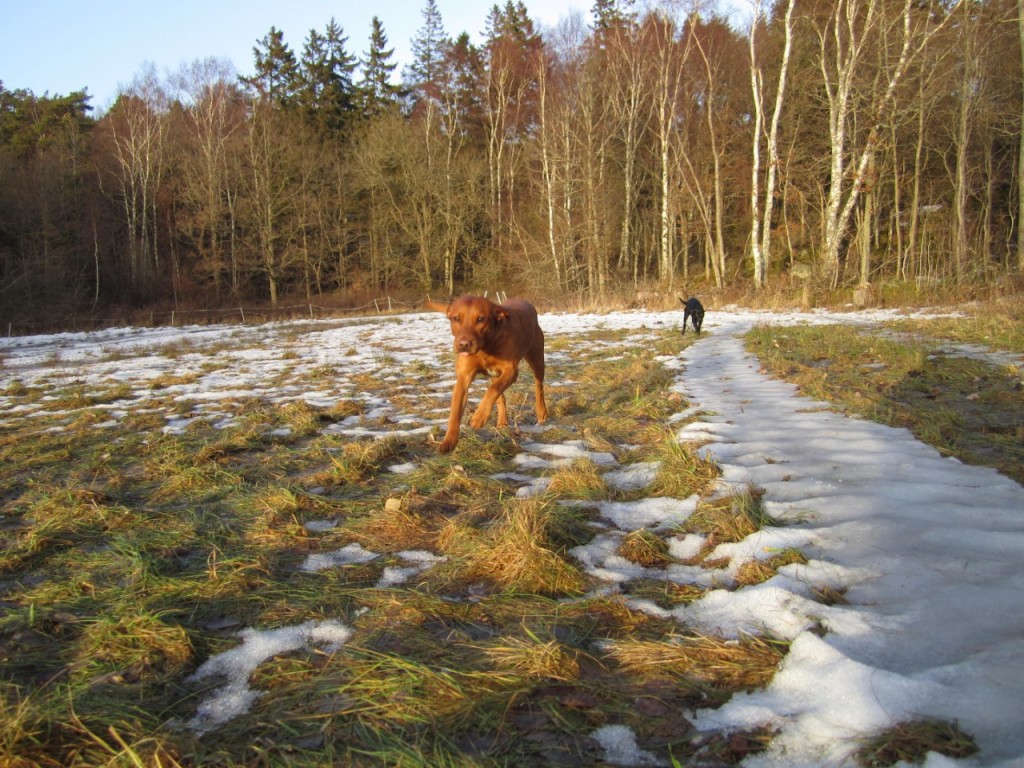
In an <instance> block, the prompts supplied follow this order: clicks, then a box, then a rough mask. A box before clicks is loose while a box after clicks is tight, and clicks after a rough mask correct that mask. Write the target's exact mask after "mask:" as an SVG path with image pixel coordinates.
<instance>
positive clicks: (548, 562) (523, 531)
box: [438, 501, 586, 595]
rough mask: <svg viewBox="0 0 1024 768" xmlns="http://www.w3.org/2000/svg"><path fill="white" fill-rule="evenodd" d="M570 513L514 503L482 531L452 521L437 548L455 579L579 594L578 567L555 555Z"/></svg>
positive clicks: (502, 587)
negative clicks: (447, 557)
mask: <svg viewBox="0 0 1024 768" xmlns="http://www.w3.org/2000/svg"><path fill="white" fill-rule="evenodd" d="M568 514H569V513H567V512H565V511H564V510H558V509H557V508H556V507H555V506H554V505H552V504H545V503H542V502H538V501H512V502H510V503H509V504H508V505H507V506H506V507H505V508H504V509H503V510H502V513H501V515H500V517H499V518H498V519H496V520H494V521H493V523H492V524H491V525H489V526H488V527H487V528H486V529H479V528H476V527H473V526H468V525H466V524H465V523H463V522H462V521H459V520H452V521H451V522H450V523H449V524H448V525H447V526H446V527H445V528H444V529H443V530H442V531H441V532H440V534H439V536H438V547H439V549H440V551H441V552H443V553H444V554H446V555H451V556H453V558H454V562H456V563H458V565H457V566H454V567H453V570H454V573H453V575H452V578H453V579H457V580H459V581H462V582H465V583H472V582H477V581H483V582H486V583H488V584H492V585H493V586H494V587H495V588H496V589H500V590H511V591H520V592H532V593H538V594H547V595H576V594H581V593H582V592H583V590H584V587H585V586H586V582H585V580H584V578H583V575H582V574H581V573H580V571H579V569H578V568H577V567H576V566H575V565H574V564H572V563H570V562H569V561H568V560H567V559H566V557H565V556H564V555H563V554H560V553H559V552H558V551H556V549H555V547H556V546H557V545H556V542H557V541H558V539H559V538H564V536H565V535H564V534H560V532H559V531H558V530H557V529H558V528H559V526H564V525H565V522H566V516H567V515H568Z"/></svg>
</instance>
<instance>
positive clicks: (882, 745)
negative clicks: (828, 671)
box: [855, 719, 978, 768]
mask: <svg viewBox="0 0 1024 768" xmlns="http://www.w3.org/2000/svg"><path fill="white" fill-rule="evenodd" d="M977 751H978V745H977V744H975V743H974V739H972V738H971V737H970V736H969V735H967V734H966V733H964V732H963V731H962V730H960V728H959V726H957V724H956V723H950V722H946V721H943V720H931V719H926V720H915V721H912V722H906V723H900V724H898V725H896V726H893V727H892V728H890V729H888V730H886V731H885V732H883V733H880V734H878V735H877V736H875V737H873V738H871V739H869V740H868V741H867V742H866V743H865V744H864V745H863V746H862V747H861V748H860V749H859V750H858V751H857V753H856V755H855V757H856V760H857V763H858V764H859V765H863V766H866V768H882V766H890V765H896V764H897V763H906V764H915V763H922V762H924V759H925V758H926V757H927V756H928V753H929V752H937V753H938V754H940V755H945V756H946V757H952V758H954V759H963V758H967V757H970V756H971V755H973V754H975V753H977Z"/></svg>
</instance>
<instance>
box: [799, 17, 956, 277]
mask: <svg viewBox="0 0 1024 768" xmlns="http://www.w3.org/2000/svg"><path fill="white" fill-rule="evenodd" d="M961 2H962V0H956V2H955V3H954V4H953V6H952V7H951V8H950V9H949V10H948V12H947V13H946V15H944V16H943V17H942V18H941V19H940V21H939V22H938V23H937V24H935V23H933V22H932V21H931V19H930V16H931V9H925V10H924V12H921V11H920V10H919V9H918V7H917V5H916V4H915V2H914V0H904V2H903V7H902V9H901V11H900V13H899V15H898V16H897V17H895V18H890V17H889V16H888V13H887V12H888V11H889V10H890V9H889V7H888V5H887V4H886V3H883V2H880V0H838V2H836V3H835V6H834V9H833V10H832V12H831V13H830V14H829V15H828V16H827V23H826V24H822V25H818V26H817V28H816V31H817V36H818V43H819V57H818V64H819V66H820V69H821V73H822V82H823V84H824V87H825V93H826V97H827V99H828V124H829V142H830V155H831V161H830V168H829V186H828V193H827V196H826V202H825V210H824V215H823V222H822V227H823V230H824V240H825V242H824V261H825V265H826V268H828V269H829V270H830V271H831V273H832V285H833V287H834V286H836V285H837V284H838V282H839V280H840V277H841V271H842V268H843V260H844V259H845V251H846V247H847V242H848V241H847V238H848V231H849V227H850V221H851V219H852V215H853V212H854V210H855V208H856V206H857V203H858V201H859V199H860V195H861V193H862V192H863V190H864V189H865V188H866V185H867V184H870V183H872V181H873V180H872V179H870V178H869V176H870V172H871V170H872V168H873V163H874V162H875V153H876V151H877V150H878V145H879V141H880V139H881V135H882V133H881V127H882V121H883V120H884V119H885V117H886V116H887V115H888V113H889V111H890V109H891V107H892V104H893V100H894V99H895V97H896V89H897V86H898V85H899V84H900V81H901V80H902V78H903V76H904V74H905V73H906V71H907V66H908V65H909V63H910V62H911V61H912V60H914V58H915V57H916V56H918V55H919V54H920V53H921V51H923V50H924V48H925V47H926V46H927V45H928V43H929V41H930V40H931V39H932V37H934V35H935V34H936V33H937V32H938V31H939V30H940V29H941V28H942V27H943V26H944V25H945V24H946V23H947V22H948V20H949V19H950V18H951V16H952V14H953V13H954V12H955V11H956V9H957V7H958V6H959V5H960V3H961ZM915 22H916V23H915ZM889 25H895V26H896V27H897V28H898V29H899V32H898V33H897V36H898V37H899V38H900V42H899V45H898V54H897V55H896V56H895V57H894V60H893V61H892V62H891V63H890V64H888V66H887V67H886V68H885V70H884V71H881V72H879V73H878V76H877V77H875V78H872V81H873V87H872V90H871V92H870V93H869V94H868V96H867V98H866V103H865V104H863V109H861V110H860V114H861V115H862V116H864V117H866V121H865V122H866V123H867V129H866V130H862V131H861V132H860V139H859V142H858V141H857V140H858V137H857V136H855V135H853V130H852V123H851V121H852V118H853V115H854V112H855V109H856V107H857V106H858V104H857V99H856V96H857V94H856V93H855V86H856V84H857V81H858V79H859V78H860V77H862V73H863V69H864V68H865V67H866V66H867V64H866V63H865V62H866V60H867V54H868V51H869V49H870V47H871V45H872V44H878V41H879V40H884V39H885V38H887V36H888V31H889V28H890V26H889ZM848 166H849V167H848ZM861 279H862V280H865V279H866V276H865V275H864V274H863V270H862V276H861Z"/></svg>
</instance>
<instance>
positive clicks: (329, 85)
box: [299, 18, 356, 132]
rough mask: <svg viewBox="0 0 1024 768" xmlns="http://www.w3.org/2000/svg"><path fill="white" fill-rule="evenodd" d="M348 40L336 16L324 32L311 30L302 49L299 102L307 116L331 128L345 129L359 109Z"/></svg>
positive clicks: (325, 127)
mask: <svg viewBox="0 0 1024 768" xmlns="http://www.w3.org/2000/svg"><path fill="white" fill-rule="evenodd" d="M347 42H348V38H346V37H345V36H344V33H343V31H342V28H341V27H340V26H338V24H337V22H335V20H334V19H333V18H332V19H331V21H330V23H329V24H328V25H327V28H326V29H325V30H324V34H322V35H321V34H320V33H318V32H317V31H316V30H313V29H311V30H310V31H309V37H307V38H306V43H305V45H304V46H303V50H302V67H301V75H300V78H301V83H302V85H301V90H300V96H299V101H300V103H301V104H302V107H303V109H304V110H305V112H306V114H307V116H308V117H309V118H310V119H311V120H312V121H313V122H314V123H315V124H317V125H319V126H320V127H321V128H323V129H324V130H327V131H333V132H337V131H341V130H343V129H344V127H345V124H346V123H347V122H348V120H349V118H350V117H351V116H352V113H353V111H354V109H355V87H354V85H353V83H352V75H353V73H354V72H355V68H356V58H355V57H354V56H352V55H350V54H349V53H348V52H347V51H346V50H345V43H347Z"/></svg>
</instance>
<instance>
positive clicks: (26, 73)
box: [0, 0, 593, 110]
mask: <svg viewBox="0 0 1024 768" xmlns="http://www.w3.org/2000/svg"><path fill="white" fill-rule="evenodd" d="M501 4H504V0H502V3H501ZM525 4H526V7H527V8H528V9H529V12H530V15H531V17H532V18H533V19H534V21H535V22H536V23H537V24H538V25H540V26H541V27H542V28H544V27H550V26H554V25H556V24H557V23H558V21H559V20H560V19H562V18H565V17H567V16H569V15H570V13H572V12H573V11H578V12H579V13H581V14H582V16H583V19H584V21H585V22H589V21H590V8H591V6H592V4H593V2H592V0H525ZM425 5H426V0H397V1H395V2H384V3H375V2H361V3H357V2H353V1H352V0H341V1H340V2H339V1H338V0H334V2H330V1H328V0H285V1H284V2H281V1H280V0H277V1H276V2H275V1H274V0H245V1H244V2H241V1H240V0H205V1H202V2H201V1H200V0H163V1H162V2H152V1H151V0H35V2H20V1H19V0H0V19H3V21H2V22H0V28H2V30H3V35H2V42H0V80H2V81H3V84H4V87H5V88H7V89H9V90H14V89H17V88H28V89H29V90H31V91H33V92H34V93H36V94H37V95H42V94H44V93H47V92H48V93H50V94H51V95H55V94H66V93H69V92H71V91H76V90H79V89H81V88H87V89H88V91H89V93H90V94H91V95H92V97H93V99H92V102H91V103H92V105H93V107H95V108H96V109H97V110H101V109H103V108H104V107H106V106H108V105H109V104H110V103H111V102H112V101H113V99H114V96H115V95H116V93H117V91H118V86H119V84H121V85H127V84H129V83H130V82H131V81H132V80H133V79H134V77H135V76H136V75H137V74H139V72H140V71H141V69H142V67H143V65H144V64H145V63H147V62H151V63H152V64H154V65H155V66H156V68H157V71H158V72H159V73H160V74H161V76H163V75H165V74H166V73H167V72H168V71H176V70H177V69H178V68H179V66H180V65H181V64H182V63H188V62H192V61H195V60H196V59H205V58H207V57H209V56H213V57H216V58H223V59H228V60H230V61H231V62H232V63H233V64H234V66H235V68H236V69H237V70H238V71H239V72H240V73H242V74H248V73H250V72H251V71H252V65H253V53H252V49H253V46H254V45H255V44H256V41H257V40H258V39H260V38H262V37H263V36H264V35H266V33H267V31H268V30H269V29H270V27H271V26H275V27H277V28H278V29H280V30H281V31H282V32H284V37H285V41H286V42H287V43H288V44H289V45H290V46H291V47H292V50H294V51H296V53H299V52H301V50H302V44H303V41H304V40H305V38H306V36H307V35H308V34H309V30H310V29H317V30H319V31H323V29H324V27H325V26H326V25H327V23H328V22H329V21H330V20H331V18H332V17H333V18H334V19H335V20H336V21H337V22H338V24H340V25H341V27H342V28H343V30H344V32H345V35H346V37H348V46H347V47H348V50H349V52H350V53H352V54H354V55H356V56H360V57H361V56H362V55H363V54H364V53H365V52H366V49H367V48H368V47H369V38H370V22H371V20H372V19H373V16H374V15H377V16H379V17H380V20H381V22H382V23H383V25H384V31H385V33H386V34H387V36H388V44H389V45H390V46H391V47H393V48H394V49H395V54H394V57H393V60H394V61H397V62H398V63H399V64H400V66H401V65H403V64H405V63H408V61H409V57H410V53H409V50H410V41H411V40H412V38H413V37H414V36H415V34H416V32H417V31H418V30H419V29H420V27H421V26H422V25H423V8H424V7H425ZM492 5H494V0H437V6H438V8H439V9H440V11H441V16H442V19H443V21H444V26H445V31H446V32H447V33H448V34H449V35H452V36H454V35H457V34H459V33H460V32H463V31H465V32H468V33H469V34H470V35H471V36H472V37H473V39H474V40H475V41H479V40H480V33H482V32H483V30H484V26H485V21H486V18H487V14H488V11H489V9H490V8H491V6H492Z"/></svg>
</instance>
